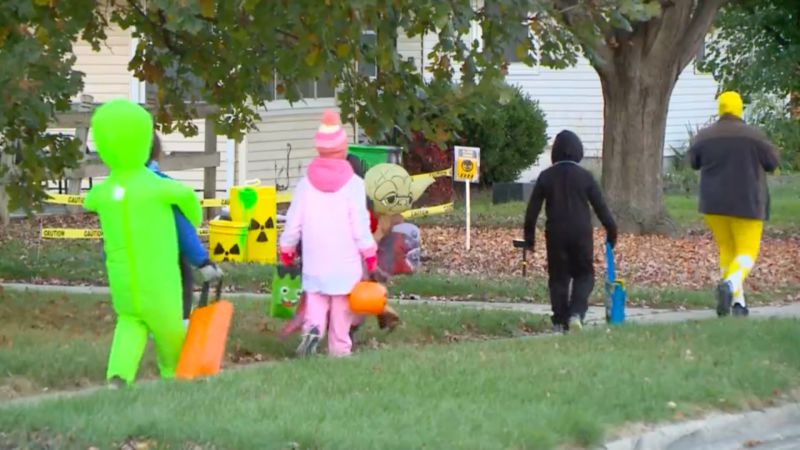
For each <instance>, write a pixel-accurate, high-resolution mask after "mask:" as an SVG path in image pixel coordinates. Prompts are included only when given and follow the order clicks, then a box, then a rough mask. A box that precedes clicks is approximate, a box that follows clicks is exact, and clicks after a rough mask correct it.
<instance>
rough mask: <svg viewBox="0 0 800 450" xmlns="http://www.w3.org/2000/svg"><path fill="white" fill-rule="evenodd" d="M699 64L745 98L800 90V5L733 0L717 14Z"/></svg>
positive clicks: (785, 1) (782, 1)
mask: <svg viewBox="0 0 800 450" xmlns="http://www.w3.org/2000/svg"><path fill="white" fill-rule="evenodd" d="M714 26H715V29H714V33H713V34H712V35H711V38H712V39H711V40H710V41H709V42H708V44H707V46H706V52H705V58H704V62H703V65H702V66H703V68H704V69H706V70H709V71H711V72H712V73H713V74H714V78H716V79H717V80H718V81H719V82H720V83H721V84H722V87H723V88H724V89H733V90H737V91H740V92H741V93H742V94H743V95H745V96H746V97H749V96H751V95H753V94H768V95H776V96H778V97H782V98H787V97H788V96H789V95H791V94H792V93H800V4H799V3H798V2H797V0H736V1H731V2H729V3H728V4H727V5H725V6H724V7H723V8H722V9H721V10H720V14H719V15H718V16H717V19H716V22H715V24H714Z"/></svg>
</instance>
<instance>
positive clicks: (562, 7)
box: [554, 0, 614, 75]
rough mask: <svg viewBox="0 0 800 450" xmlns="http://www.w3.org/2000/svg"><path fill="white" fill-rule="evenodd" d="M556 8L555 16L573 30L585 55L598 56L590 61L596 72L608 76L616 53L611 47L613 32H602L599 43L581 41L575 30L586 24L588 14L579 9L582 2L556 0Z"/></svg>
mask: <svg viewBox="0 0 800 450" xmlns="http://www.w3.org/2000/svg"><path fill="white" fill-rule="evenodd" d="M554 6H555V7H556V10H555V14H556V15H557V16H558V17H560V18H561V21H562V22H564V24H565V25H567V27H569V28H570V29H572V30H573V33H572V34H573V35H574V36H576V39H578V42H579V43H580V45H581V47H582V48H583V53H584V54H586V55H587V56H589V55H595V56H596V58H591V59H590V62H591V64H592V66H593V67H594V68H595V70H597V72H598V73H600V74H601V75H605V74H608V73H609V72H610V71H612V70H613V60H614V51H613V50H612V48H611V47H610V45H609V42H610V41H611V40H612V39H613V30H611V29H606V30H602V35H603V39H602V40H599V41H595V42H589V41H586V40H584V39H581V38H580V37H578V33H576V32H574V30H577V28H579V27H580V26H581V25H582V23H581V22H585V19H586V13H582V9H581V8H579V6H580V2H579V1H577V0H556V1H555V2H554ZM598 58H599V60H598Z"/></svg>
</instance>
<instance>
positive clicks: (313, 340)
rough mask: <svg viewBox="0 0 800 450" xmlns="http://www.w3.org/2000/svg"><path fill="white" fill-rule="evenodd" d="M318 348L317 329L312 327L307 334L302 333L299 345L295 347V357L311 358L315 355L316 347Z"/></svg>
mask: <svg viewBox="0 0 800 450" xmlns="http://www.w3.org/2000/svg"><path fill="white" fill-rule="evenodd" d="M318 346H319V330H318V329H317V327H314V328H312V329H310V330H309V331H308V333H303V337H302V338H300V345H298V346H297V356H299V357H301V358H302V357H305V356H311V355H314V354H316V353H317V347H318Z"/></svg>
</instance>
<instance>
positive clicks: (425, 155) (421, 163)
mask: <svg viewBox="0 0 800 450" xmlns="http://www.w3.org/2000/svg"><path fill="white" fill-rule="evenodd" d="M403 165H404V166H405V168H406V170H408V173H410V174H411V175H416V174H420V173H429V172H436V171H439V170H443V169H449V168H451V167H453V150H452V149H441V148H439V146H437V145H436V144H434V143H433V142H431V141H429V140H427V139H425V137H424V136H423V135H422V134H421V133H417V134H415V135H414V138H413V139H412V141H411V143H410V144H409V146H408V152H407V153H406V154H405V155H404V156H403ZM452 199H453V180H452V179H451V178H449V177H440V178H437V179H436V182H435V183H434V184H432V185H431V186H430V187H429V188H428V189H427V190H425V194H424V195H423V196H422V198H421V199H419V201H417V203H416V204H417V205H419V206H432V205H441V204H443V203H448V202H450V201H451V200H452Z"/></svg>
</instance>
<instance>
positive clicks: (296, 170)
mask: <svg viewBox="0 0 800 450" xmlns="http://www.w3.org/2000/svg"><path fill="white" fill-rule="evenodd" d="M269 107H270V105H268V108H269ZM334 107H335V106H334V101H333V99H330V100H329V101H326V100H318V101H316V102H314V103H312V104H310V105H302V104H296V105H295V106H294V107H293V108H290V107H288V106H285V105H279V106H272V109H269V110H268V111H266V112H264V113H262V116H261V117H262V120H261V122H260V123H259V124H258V130H257V131H252V132H250V133H248V135H247V171H246V172H247V178H248V179H260V180H261V183H262V184H280V185H286V183H287V178H286V176H287V163H286V157H287V152H288V146H287V144H291V147H292V150H291V153H290V154H289V165H288V175H289V187H290V188H292V187H294V185H295V184H296V183H297V181H299V180H300V178H302V177H303V175H305V172H306V167H308V164H309V163H310V162H311V160H312V159H313V158H314V157H315V156H316V155H317V152H316V150H315V149H314V134H315V133H316V132H317V128H319V124H320V118H321V117H322V112H323V111H324V110H325V109H326V108H334ZM345 130H346V131H347V134H348V138H349V139H350V140H352V137H353V129H352V127H351V126H347V125H346V126H345Z"/></svg>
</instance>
